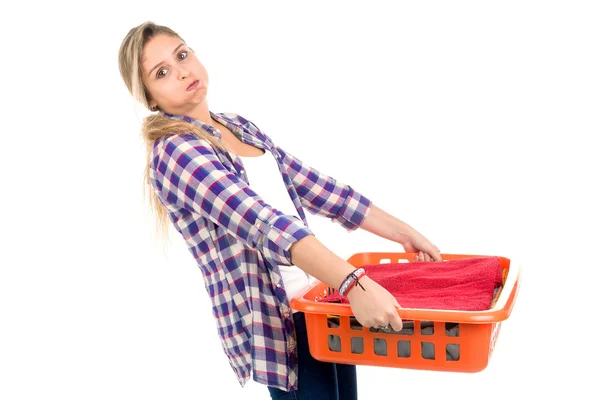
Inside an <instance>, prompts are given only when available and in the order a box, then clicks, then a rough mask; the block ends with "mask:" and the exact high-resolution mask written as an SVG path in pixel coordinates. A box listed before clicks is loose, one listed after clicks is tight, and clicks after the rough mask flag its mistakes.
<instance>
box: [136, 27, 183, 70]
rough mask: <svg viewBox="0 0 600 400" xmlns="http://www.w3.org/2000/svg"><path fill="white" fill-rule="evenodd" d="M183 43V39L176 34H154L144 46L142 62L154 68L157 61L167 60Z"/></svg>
mask: <svg viewBox="0 0 600 400" xmlns="http://www.w3.org/2000/svg"><path fill="white" fill-rule="evenodd" d="M181 43H183V42H182V41H181V39H179V38H177V37H174V36H169V35H164V34H158V35H156V36H154V37H153V38H152V39H150V40H148V42H147V43H146V45H145V46H144V51H143V52H142V64H143V65H144V67H146V68H152V67H153V66H154V65H155V64H156V63H159V62H161V61H165V60H167V59H168V58H170V57H171V56H172V54H173V50H175V48H176V47H177V46H179V45H180V44H181Z"/></svg>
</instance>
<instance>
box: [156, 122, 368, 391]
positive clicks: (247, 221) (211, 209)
mask: <svg viewBox="0 0 600 400" xmlns="http://www.w3.org/2000/svg"><path fill="white" fill-rule="evenodd" d="M163 115H164V116H165V117H168V118H173V119H179V120H184V121H187V122H190V123H192V124H196V125H198V126H200V127H202V128H204V129H205V130H206V131H207V132H209V133H210V134H212V135H214V136H215V137H217V138H218V140H219V141H220V142H221V143H222V141H221V134H220V132H219V131H218V130H215V129H214V128H212V127H211V126H210V125H206V124H204V123H203V122H201V121H199V120H195V119H193V118H190V117H187V116H178V115H172V114H167V113H163ZM210 115H211V117H212V118H213V119H215V120H216V121H218V122H219V123H221V124H223V125H224V126H226V127H227V128H229V129H230V130H231V131H232V132H233V133H234V134H235V135H236V136H237V137H238V138H239V139H240V140H241V141H242V142H244V143H247V144H250V145H252V146H255V147H258V148H260V149H264V150H265V151H269V152H271V153H272V154H273V155H274V156H275V159H276V160H277V163H278V164H279V170H280V172H281V175H282V178H283V180H284V182H285V185H286V186H287V189H288V192H289V194H290V197H291V199H292V201H293V203H294V205H295V206H296V209H297V211H298V215H299V216H300V217H301V218H302V220H299V219H298V218H297V217H294V216H288V215H284V214H282V213H281V212H280V211H278V210H277V209H274V208H272V207H271V206H269V205H268V204H266V203H265V202H264V201H263V200H262V199H261V197H260V196H259V195H258V194H257V193H255V192H254V191H252V189H251V187H250V186H249V183H248V179H247V177H246V173H245V171H244V167H243V164H242V160H241V159H240V157H238V156H237V155H235V154H233V153H229V154H228V153H224V152H222V151H221V150H219V149H216V148H214V147H213V146H212V145H211V144H210V142H208V141H207V140H200V139H198V138H197V137H196V136H194V135H192V134H191V133H187V134H172V135H168V136H165V137H162V138H160V139H157V140H156V142H155V143H154V147H153V153H152V162H151V168H150V174H151V176H150V177H151V182H152V186H153V189H154V190H155V191H156V193H157V194H158V196H159V199H160V201H161V203H162V204H163V205H164V207H165V208H166V209H167V212H168V215H169V218H170V220H171V221H172V223H173V225H174V226H175V228H176V229H177V231H178V232H179V233H180V234H181V235H182V236H183V238H184V240H185V241H186V243H187V246H188V249H189V251H190V252H191V253H192V255H193V256H194V258H195V260H196V262H197V264H198V266H199V268H200V270H201V271H202V275H203V277H204V283H205V286H206V289H207V291H208V293H209V295H210V297H211V301H212V310H213V315H214V317H215V319H216V324H217V328H218V332H219V336H220V339H221V343H222V346H223V350H224V351H225V354H226V355H227V357H228V358H229V363H230V364H231V367H232V368H233V370H234V372H235V374H236V375H237V378H238V381H239V382H240V384H241V385H242V386H244V384H245V383H246V382H247V381H248V380H249V379H250V377H251V376H252V377H253V379H254V380H255V381H256V382H259V383H262V384H265V385H268V386H273V387H277V388H279V389H282V390H286V391H287V390H295V389H297V387H298V365H297V360H298V358H297V352H296V336H295V330H294V322H293V316H292V315H291V309H290V306H289V302H288V300H287V298H286V293H285V288H284V286H283V282H282V279H281V274H280V272H279V268H278V265H292V264H291V262H290V252H289V250H290V247H291V245H292V244H293V243H294V242H296V241H298V240H300V239H302V238H303V237H305V236H307V235H310V234H312V231H311V230H310V229H309V228H308V223H307V221H306V216H305V214H304V211H303V208H306V209H307V210H308V211H309V212H311V213H312V214H317V215H321V216H324V217H327V218H330V219H331V220H332V221H335V222H337V223H339V224H340V225H341V226H343V227H344V228H345V229H346V230H347V231H353V230H355V229H357V228H358V226H359V225H360V224H361V222H362V221H363V220H364V218H365V217H366V214H367V212H368V210H369V207H370V206H371V201H370V200H369V199H367V198H366V197H364V196H362V195H361V194H359V193H358V192H356V191H354V190H353V189H352V188H351V187H350V186H348V185H345V184H343V183H341V182H338V181H336V180H335V179H333V178H331V177H329V176H326V175H324V174H322V173H320V172H319V171H317V170H315V169H313V168H311V167H309V166H307V165H304V164H303V163H302V162H301V161H300V160H298V159H297V158H295V157H294V156H292V155H291V154H289V153H287V152H285V151H284V150H283V149H282V148H280V147H279V146H277V145H275V144H274V143H273V141H272V140H271V138H269V137H268V136H267V135H265V134H264V133H263V132H261V131H260V130H259V129H258V127H257V126H256V125H254V124H253V123H252V122H250V121H248V120H246V119H244V118H242V117H241V116H239V115H237V114H231V113H219V114H216V113H212V112H211V113H210Z"/></svg>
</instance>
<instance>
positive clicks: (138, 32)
mask: <svg viewBox="0 0 600 400" xmlns="http://www.w3.org/2000/svg"><path fill="white" fill-rule="evenodd" d="M161 34H162V35H169V36H173V37H176V38H178V39H180V40H181V41H182V42H184V43H185V41H184V40H183V39H182V38H181V37H180V36H179V35H178V34H177V33H176V32H174V31H173V30H172V29H170V28H168V27H166V26H162V25H157V24H155V23H153V22H150V21H147V22H144V23H142V24H141V25H139V26H136V27H134V28H132V29H131V30H130V31H129V32H128V33H127V35H126V36H125V38H124V39H123V42H122V43H121V47H120V48H119V72H120V73H121V77H122V78H123V81H124V82H125V86H127V89H128V90H129V93H131V95H132V96H133V98H134V99H135V100H137V101H138V102H140V103H141V104H142V105H143V106H144V107H146V108H147V109H149V110H150V104H149V103H150V101H151V97H150V93H149V92H148V89H147V88H146V86H145V85H144V82H143V80H142V55H143V52H144V46H145V45H146V43H148V41H149V40H150V39H152V38H153V37H155V36H157V35H161ZM151 111H155V110H151ZM174 133H191V134H193V135H195V136H196V137H198V138H199V139H204V140H208V141H209V142H210V143H212V144H213V145H214V146H216V147H218V148H221V149H224V146H222V145H221V144H220V143H219V142H218V141H217V139H216V138H215V137H214V136H212V135H211V134H210V133H208V132H206V131H205V130H204V129H202V128H200V127H199V126H197V125H194V124H191V123H189V122H186V121H181V120H175V119H172V118H168V117H165V116H163V115H162V114H161V113H154V114H151V115H149V116H147V117H146V118H144V121H143V122H142V127H141V136H142V138H143V140H144V143H145V145H146V167H145V170H144V182H143V185H144V188H145V191H144V194H146V191H148V192H149V193H150V201H149V206H150V209H151V211H152V212H153V214H154V217H155V228H156V232H157V233H158V234H159V236H160V238H162V239H163V244H164V243H165V242H164V240H165V239H168V233H169V231H168V229H169V220H168V215H167V210H166V209H165V207H164V206H163V205H162V204H161V203H160V200H159V198H158V195H157V194H156V191H155V190H153V188H152V184H151V182H150V164H151V162H152V159H151V157H152V149H153V145H154V143H155V141H156V140H158V139H160V138H162V137H164V136H167V135H170V134H174Z"/></svg>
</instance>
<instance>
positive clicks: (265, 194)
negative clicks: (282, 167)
mask: <svg viewBox="0 0 600 400" xmlns="http://www.w3.org/2000/svg"><path fill="white" fill-rule="evenodd" d="M241 158H242V162H243V163H244V169H245V170H246V174H247V176H246V177H247V178H248V182H249V183H250V188H251V189H252V190H253V191H254V192H256V193H257V194H258V195H259V196H260V197H261V198H262V199H263V200H264V201H265V202H266V203H267V204H268V205H270V206H271V207H272V208H275V209H277V210H279V211H281V212H282V213H283V214H285V215H294V216H296V217H298V218H300V216H299V215H298V212H297V211H296V207H295V206H294V203H293V202H292V198H291V197H290V195H289V193H288V191H287V188H286V186H285V182H284V181H283V177H282V176H281V172H279V166H278V164H277V160H276V159H275V157H274V156H273V154H271V152H269V151H268V150H265V153H264V154H263V155H261V156H258V157H241ZM300 220H302V218H300ZM279 270H280V271H281V276H282V278H283V285H284V287H285V291H286V295H287V298H288V300H291V299H292V298H293V297H294V296H296V295H297V294H298V293H299V292H300V291H302V290H303V289H305V288H306V287H307V286H308V285H309V284H311V283H312V282H313V281H314V280H315V278H313V277H312V276H311V275H309V274H307V273H306V272H304V271H302V270H301V269H300V268H298V267H297V266H295V265H292V266H287V265H280V266H279ZM293 311H296V310H293Z"/></svg>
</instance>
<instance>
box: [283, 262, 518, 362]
mask: <svg viewBox="0 0 600 400" xmlns="http://www.w3.org/2000/svg"><path fill="white" fill-rule="evenodd" d="M414 256H415V254H414V253H384V252H378V253H357V254H354V255H353V256H351V257H350V258H349V259H348V262H349V263H350V264H352V265H354V266H355V267H357V268H358V267H361V266H363V265H368V264H384V263H396V262H409V260H412V259H414ZM469 257H482V256H475V255H466V254H442V259H443V260H444V261H448V260H456V259H461V258H469ZM500 268H501V269H502V270H503V271H502V272H503V274H502V276H503V285H502V287H501V289H500V290H499V291H498V293H497V294H496V296H495V298H494V302H493V305H492V308H490V309H489V310H485V311H450V310H430V309H416V308H412V309H410V308H403V309H400V310H399V311H398V313H399V315H400V317H401V318H402V320H403V322H404V325H405V327H407V328H403V329H402V330H401V331H399V332H390V333H386V332H382V331H379V330H376V329H369V328H365V327H363V326H362V325H360V324H359V323H358V321H357V320H356V318H354V315H353V313H352V309H351V307H350V305H349V304H341V303H324V302H319V301H318V300H320V299H322V298H323V297H325V296H327V295H328V294H330V293H332V292H333V291H335V289H333V288H330V287H328V286H327V285H326V284H324V283H322V282H316V283H314V284H313V285H311V287H309V288H308V289H307V290H306V291H304V293H302V294H299V295H298V296H296V297H294V298H293V299H292V301H291V303H290V305H291V307H292V308H293V309H295V310H298V311H302V312H304V315H305V319H306V328H307V333H308V342H309V349H310V353H311V354H312V356H313V357H314V358H315V359H317V360H321V361H327V362H335V363H342V364H354V365H370V366H383V367H396V368H409V369H420V370H433V371H454V372H479V371H481V370H483V369H485V367H487V365H488V362H489V360H490V357H491V355H492V352H493V350H494V345H495V343H496V339H497V337H498V333H499V331H500V325H501V322H502V321H504V320H506V319H507V318H508V317H509V316H510V312H511V310H512V308H513V305H514V303H515V300H516V297H517V293H518V289H519V282H520V267H519V266H518V265H514V263H511V260H510V259H508V258H504V257H500Z"/></svg>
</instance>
